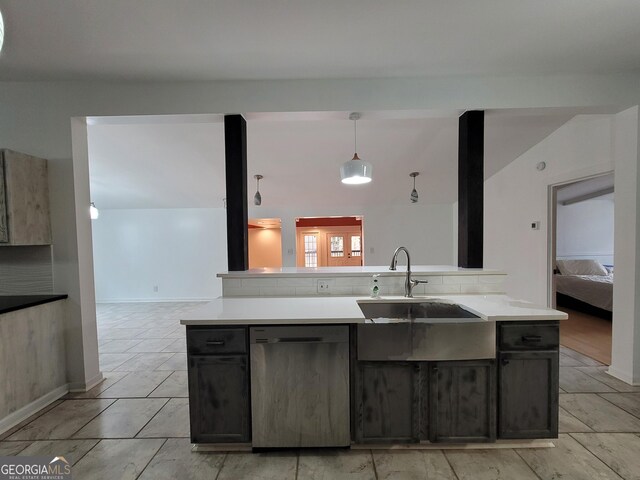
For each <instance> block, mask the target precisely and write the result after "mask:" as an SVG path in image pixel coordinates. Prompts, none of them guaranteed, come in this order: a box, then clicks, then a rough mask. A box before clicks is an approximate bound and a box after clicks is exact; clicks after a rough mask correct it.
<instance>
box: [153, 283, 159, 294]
mask: <svg viewBox="0 0 640 480" xmlns="http://www.w3.org/2000/svg"><path fill="white" fill-rule="evenodd" d="M153 291H154V292H156V293H158V285H154V286H153Z"/></svg>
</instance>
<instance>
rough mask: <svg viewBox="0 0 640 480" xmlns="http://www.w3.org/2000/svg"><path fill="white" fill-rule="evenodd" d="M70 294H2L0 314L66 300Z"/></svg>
mask: <svg viewBox="0 0 640 480" xmlns="http://www.w3.org/2000/svg"><path fill="white" fill-rule="evenodd" d="M67 296H68V295H0V315H2V314H3V313H9V312H14V311H16V310H21V309H23V308H29V307H35V306H36V305H42V304H43V303H49V302H55V301H56V300H64V299H65V298H67Z"/></svg>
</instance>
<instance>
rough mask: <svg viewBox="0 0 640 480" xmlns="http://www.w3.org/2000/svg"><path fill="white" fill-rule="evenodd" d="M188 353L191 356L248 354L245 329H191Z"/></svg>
mask: <svg viewBox="0 0 640 480" xmlns="http://www.w3.org/2000/svg"><path fill="white" fill-rule="evenodd" d="M187 351H188V353H189V354H190V355H217V354H227V353H246V352H247V332H246V330H245V329H244V328H193V327H192V328H189V329H188V330H187Z"/></svg>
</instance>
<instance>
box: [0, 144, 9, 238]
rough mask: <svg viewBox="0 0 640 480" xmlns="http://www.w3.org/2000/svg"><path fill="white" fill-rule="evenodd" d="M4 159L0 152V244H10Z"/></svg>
mask: <svg viewBox="0 0 640 480" xmlns="http://www.w3.org/2000/svg"><path fill="white" fill-rule="evenodd" d="M4 177H5V175H4V159H3V153H2V151H0V243H8V242H9V228H8V224H7V195H6V193H5V190H4V184H5V179H4Z"/></svg>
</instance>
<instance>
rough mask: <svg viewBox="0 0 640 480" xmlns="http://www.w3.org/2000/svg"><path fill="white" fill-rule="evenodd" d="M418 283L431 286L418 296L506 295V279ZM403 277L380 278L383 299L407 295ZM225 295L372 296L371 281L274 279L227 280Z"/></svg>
mask: <svg viewBox="0 0 640 480" xmlns="http://www.w3.org/2000/svg"><path fill="white" fill-rule="evenodd" d="M412 278H414V279H416V280H427V281H428V282H429V283H428V284H426V285H425V284H420V285H417V286H415V287H414V289H413V292H414V294H416V295H425V294H426V295H445V294H456V293H504V282H505V279H506V275H499V274H491V275H424V274H413V275H412ZM318 280H323V281H328V282H329V283H330V292H329V293H326V294H321V293H318V287H317V283H318ZM404 282H405V276H404V275H393V276H391V275H386V276H385V274H384V273H383V274H382V276H380V277H379V282H378V284H379V286H380V295H381V296H383V297H384V296H396V295H404ZM222 291H223V295H224V296H225V297H258V296H294V295H297V296H317V295H323V296H331V295H361V296H363V297H365V296H367V297H368V296H369V295H370V294H371V277H369V276H343V275H341V276H336V277H326V278H325V277H323V278H319V277H315V276H314V277H271V278H245V279H238V278H224V279H222Z"/></svg>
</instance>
